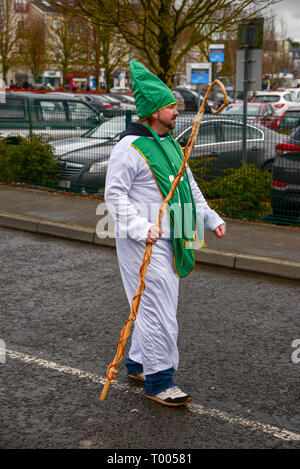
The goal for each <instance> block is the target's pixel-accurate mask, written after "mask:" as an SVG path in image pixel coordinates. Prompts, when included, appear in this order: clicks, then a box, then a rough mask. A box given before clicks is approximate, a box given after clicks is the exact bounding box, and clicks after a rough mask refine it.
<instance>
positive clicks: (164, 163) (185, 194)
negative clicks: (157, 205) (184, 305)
mask: <svg viewBox="0 0 300 469" xmlns="http://www.w3.org/2000/svg"><path fill="white" fill-rule="evenodd" d="M143 125H144V126H145V127H147V129H149V130H150V132H151V134H152V135H153V137H154V140H153V139H152V138H149V137H138V138H137V139H136V140H134V141H133V142H132V143H131V145H132V146H133V147H134V148H136V149H137V150H138V151H139V153H140V154H141V155H142V157H143V158H144V159H145V161H146V162H147V163H148V165H149V167H150V169H151V171H152V174H153V176H154V179H155V181H156V183H157V185H158V188H159V190H160V193H161V195H162V198H163V199H165V197H166V196H167V195H168V194H169V192H170V190H171V184H172V181H173V180H174V178H175V176H176V175H177V174H178V172H179V169H180V167H181V164H182V158H183V154H182V149H181V147H180V145H179V144H178V143H177V142H176V141H175V140H174V138H173V137H172V135H171V134H170V133H168V134H167V137H166V138H165V139H163V140H161V139H160V138H159V136H158V134H157V133H156V132H155V131H154V130H153V129H151V127H148V126H147V125H146V124H143ZM168 209H169V215H170V224H171V230H172V240H173V246H174V267H175V270H176V272H177V274H178V276H179V277H180V278H182V277H185V276H186V275H188V274H189V273H190V272H191V271H192V270H193V268H194V266H195V252H194V242H195V239H196V238H195V232H196V234H197V237H198V241H199V240H201V244H202V241H203V230H202V229H201V227H200V223H199V220H198V217H197V212H196V204H195V201H194V198H193V195H192V190H191V186H190V182H189V178H188V175H187V173H186V172H185V173H184V175H183V177H182V178H181V181H180V182H179V184H178V186H177V189H176V191H175V194H174V197H173V198H172V199H171V200H170V201H169V203H168ZM194 229H195V231H194Z"/></svg>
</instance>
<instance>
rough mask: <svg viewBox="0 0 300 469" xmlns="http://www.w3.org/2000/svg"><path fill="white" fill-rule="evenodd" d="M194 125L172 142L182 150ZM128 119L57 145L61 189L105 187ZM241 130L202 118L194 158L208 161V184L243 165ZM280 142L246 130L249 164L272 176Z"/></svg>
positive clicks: (180, 123)
mask: <svg viewBox="0 0 300 469" xmlns="http://www.w3.org/2000/svg"><path fill="white" fill-rule="evenodd" d="M192 123H193V119H192V118H191V117H188V118H185V117H181V116H179V117H178V118H177V123H176V129H175V132H174V137H175V138H176V140H178V142H179V143H180V144H181V146H182V147H184V146H185V145H186V143H187V140H188V138H189V136H190V134H191V130H192ZM125 125H126V121H125V118H124V117H122V118H121V117H120V118H118V117H114V118H112V119H110V120H108V121H106V122H105V123H103V124H102V125H100V126H99V127H98V128H97V129H96V130H94V131H92V132H88V133H87V134H85V135H84V136H83V137H80V138H78V139H73V140H68V141H57V142H53V147H54V150H55V153H56V155H57V157H58V162H59V170H60V183H59V185H60V186H61V187H67V188H70V189H73V190H85V191H91V192H101V190H103V188H104V184H105V176H106V170H107V165H108V160H109V155H110V152H111V150H112V148H113V146H114V145H115V144H116V143H117V141H118V136H119V134H120V133H121V132H122V131H123V130H125ZM242 135H243V124H242V122H238V121H236V120H230V119H227V118H223V119H222V118H220V117H214V116H212V117H210V118H209V117H204V119H203V121H202V124H201V126H200V129H199V133H198V137H197V141H196V144H195V147H194V149H193V152H192V155H191V158H193V159H200V158H203V157H204V158H205V159H206V160H207V164H206V168H207V173H206V178H207V180H209V179H212V178H214V177H216V176H223V175H224V170H225V169H228V168H238V167H240V166H241V165H242V161H243V144H242ZM280 138H281V136H280V135H277V134H276V133H275V132H273V131H272V130H269V129H267V128H265V127H263V126H260V125H259V124H248V125H247V162H248V163H253V164H255V165H256V166H257V167H258V168H260V169H263V170H270V167H271V166H272V162H273V158H274V146H275V144H276V142H279V141H280Z"/></svg>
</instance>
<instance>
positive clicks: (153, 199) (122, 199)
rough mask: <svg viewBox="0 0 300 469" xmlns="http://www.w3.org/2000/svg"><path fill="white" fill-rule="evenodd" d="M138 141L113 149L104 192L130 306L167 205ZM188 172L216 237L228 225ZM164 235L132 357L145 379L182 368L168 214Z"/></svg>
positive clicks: (199, 205) (153, 259) (154, 255)
mask: <svg viewBox="0 0 300 469" xmlns="http://www.w3.org/2000/svg"><path fill="white" fill-rule="evenodd" d="M137 138H138V136H136V135H130V136H126V137H124V138H123V139H122V140H121V141H120V142H118V143H117V145H116V146H115V147H114V149H113V151H112V153H111V156H110V159H109V164H108V171H107V176H106V187H105V201H106V204H107V206H108V209H109V210H110V212H111V214H112V216H113V218H114V220H115V222H116V247H117V256H118V261H119V265H120V271H121V276H122V281H123V284H124V288H125V292H126V295H127V298H128V301H129V304H130V305H131V300H132V298H133V296H134V295H135V294H136V290H137V287H138V284H139V280H140V278H139V270H140V267H141V264H142V259H143V255H144V252H145V240H146V237H147V233H148V230H149V228H150V227H151V226H152V225H153V224H154V223H155V221H156V220H157V216H158V208H159V204H160V203H161V201H162V196H161V193H160V191H159V189H158V187H157V183H156V181H155V179H154V177H153V175H152V172H151V170H150V168H149V166H148V164H147V163H146V162H145V160H144V158H143V157H142V156H141V154H140V153H139V152H138V151H137V150H136V149H135V148H134V147H132V146H130V144H131V143H132V142H133V141H134V140H136V139H137ZM187 172H188V176H189V180H190V184H191V189H192V193H193V196H194V199H195V203H196V207H197V212H198V211H199V214H200V217H201V215H202V218H203V222H204V228H205V229H207V230H210V231H213V230H214V229H215V228H216V227H217V226H219V225H220V224H223V223H224V221H223V220H222V219H221V218H220V217H219V215H218V214H217V213H216V212H215V211H213V210H211V209H210V208H209V206H208V205H207V203H206V201H205V199H204V197H203V195H202V193H201V191H200V190H199V188H198V186H197V184H196V182H195V180H194V178H193V175H192V172H191V171H190V169H189V168H188V169H187ZM151 208H152V209H151ZM162 229H163V230H164V234H163V236H162V238H160V239H159V240H158V241H157V242H156V244H155V245H154V246H153V249H152V256H151V261H150V264H149V266H148V269H147V273H146V278H145V284H146V287H145V290H144V292H143V294H142V297H141V302H140V306H139V311H138V315H137V318H136V321H135V323H134V331H133V334H132V340H131V348H130V351H129V357H130V358H131V359H132V360H134V361H136V362H138V363H141V364H143V368H144V373H145V375H148V374H152V373H157V372H158V371H163V370H166V369H169V368H171V367H173V368H174V369H177V368H178V362H179V355H178V348H177V335H178V326H177V318H176V314H177V305H178V291H179V277H178V275H177V274H176V271H175V269H174V262H173V245H172V242H171V240H170V223H169V217H168V214H167V213H166V214H165V215H164V216H163V220H162Z"/></svg>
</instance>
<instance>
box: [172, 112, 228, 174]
mask: <svg viewBox="0 0 300 469" xmlns="http://www.w3.org/2000/svg"><path fill="white" fill-rule="evenodd" d="M191 131H192V126H189V127H188V128H186V129H185V130H184V131H183V132H182V133H181V134H179V135H178V137H177V139H176V140H178V142H179V143H180V145H181V146H182V147H185V145H186V143H187V141H188V139H189V137H190V135H191ZM218 152H219V144H218V137H217V129H216V126H215V124H214V122H213V121H210V122H203V123H202V124H201V126H200V128H199V132H198V135H197V139H196V141H195V145H194V148H193V151H192V154H191V160H194V161H196V160H197V161H198V162H199V165H200V166H199V171H201V176H202V177H203V178H204V179H206V180H210V179H213V177H215V173H214V172H212V170H213V169H214V167H215V164H214V161H215V160H217V159H218V155H219V153H218ZM216 166H217V165H216Z"/></svg>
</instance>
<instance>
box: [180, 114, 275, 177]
mask: <svg viewBox="0 0 300 469" xmlns="http://www.w3.org/2000/svg"><path fill="white" fill-rule="evenodd" d="M177 120H178V122H177V124H176V128H175V133H174V135H175V138H176V140H178V142H179V143H180V144H181V146H182V147H184V146H185V145H186V143H187V140H188V138H189V136H190V134H191V130H192V122H190V125H187V120H186V119H180V116H179V118H178V119H177ZM246 135H247V155H246V158H245V157H244V156H243V122H241V121H238V120H236V119H229V118H227V117H226V118H224V117H223V118H222V117H221V115H220V117H216V116H214V117H210V116H209V115H208V116H207V117H205V116H204V118H203V120H202V124H201V126H200V128H199V133H198V136H197V140H196V143H195V146H194V149H193V152H192V155H191V157H192V158H193V159H199V158H201V157H205V158H206V159H207V164H206V168H207V175H206V178H207V179H208V180H210V179H213V178H214V177H217V176H224V174H225V173H224V171H225V170H226V169H228V168H239V167H241V166H242V162H243V160H244V161H245V160H246V161H247V163H248V164H254V165H255V166H256V167H257V168H259V169H261V170H263V171H271V168H272V163H273V159H274V146H275V144H276V143H277V142H279V141H280V138H281V136H280V135H278V134H277V133H276V132H274V131H273V130H271V129H268V128H266V127H264V126H262V125H260V124H255V123H247V130H246Z"/></svg>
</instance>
